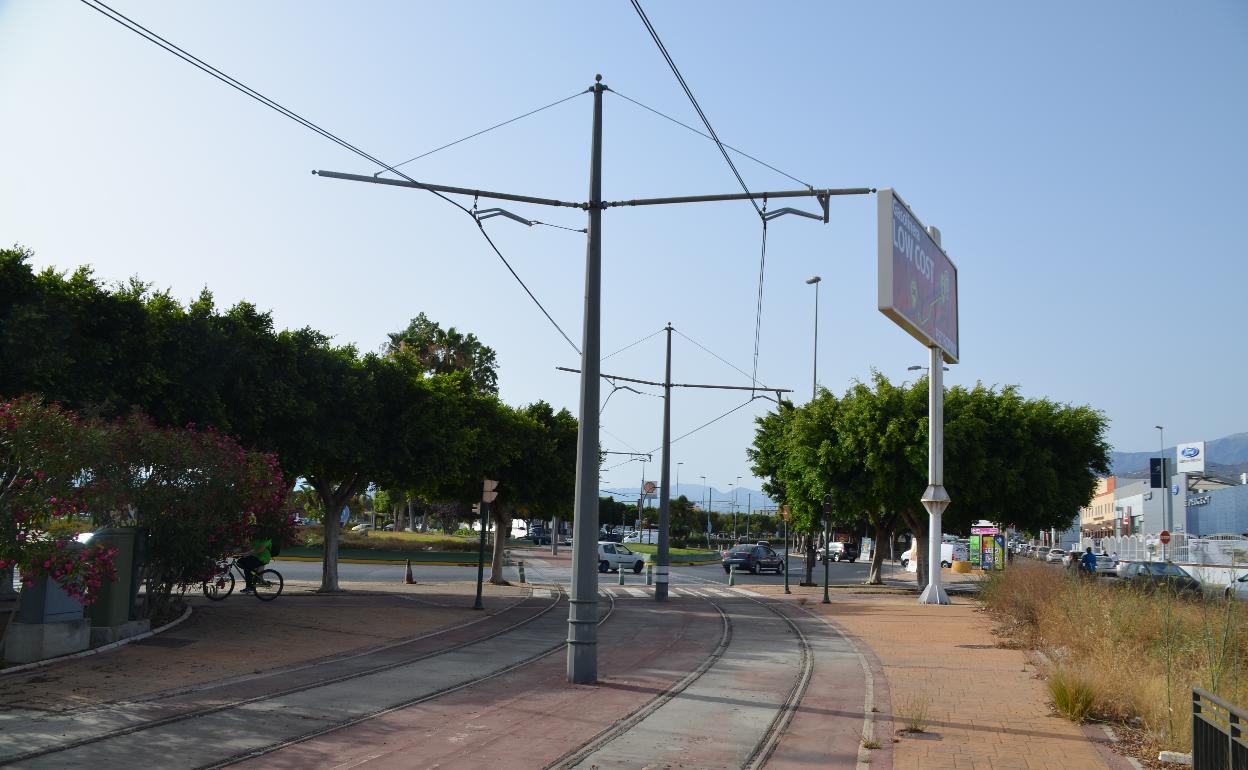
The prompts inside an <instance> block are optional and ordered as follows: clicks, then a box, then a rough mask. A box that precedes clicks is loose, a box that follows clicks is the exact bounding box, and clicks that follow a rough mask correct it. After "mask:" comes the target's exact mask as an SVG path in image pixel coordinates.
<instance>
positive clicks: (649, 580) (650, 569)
mask: <svg viewBox="0 0 1248 770" xmlns="http://www.w3.org/2000/svg"><path fill="white" fill-rule="evenodd" d="M646 585H654V565H653V564H651V563H650V562H646Z"/></svg>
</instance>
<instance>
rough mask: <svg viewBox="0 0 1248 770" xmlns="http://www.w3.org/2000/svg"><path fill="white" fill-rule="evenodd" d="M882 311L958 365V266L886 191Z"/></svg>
mask: <svg viewBox="0 0 1248 770" xmlns="http://www.w3.org/2000/svg"><path fill="white" fill-rule="evenodd" d="M878 222H879V279H878V293H879V308H880V312H881V313H883V314H884V315H886V316H888V317H889V318H891V319H893V321H894V322H895V323H896V324H897V325H898V326H900V327H901V328H903V329H905V330H906V331H907V332H909V333H910V335H911V336H913V337H914V338H915V339H917V340H918V341H919V342H922V343H923V344H924V346H929V347H930V346H932V345H935V346H936V347H938V348H940V349H941V350H942V351H943V352H944V358H945V361H946V362H948V363H951V364H956V363H957V362H958V268H957V267H955V266H954V264H953V260H951V259H949V255H948V254H946V253H945V252H944V250H943V249H941V247H940V246H939V245H938V244H937V243H936V240H935V239H934V238H933V237H932V235H931V234H930V233H929V232H928V231H927V230H926V229H925V228H924V227H923V224H922V223H921V222H920V221H919V219H918V217H916V216H915V215H914V213H913V212H912V211H910V208H909V207H908V206H906V204H905V203H904V202H903V201H902V200H901V198H900V197H898V196H897V194H896V193H895V192H893V191H892V190H890V189H884V190H880V192H879V203H878Z"/></svg>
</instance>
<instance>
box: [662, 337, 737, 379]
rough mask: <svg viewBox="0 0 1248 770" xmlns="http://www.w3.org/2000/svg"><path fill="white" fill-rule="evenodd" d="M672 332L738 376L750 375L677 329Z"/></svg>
mask: <svg viewBox="0 0 1248 770" xmlns="http://www.w3.org/2000/svg"><path fill="white" fill-rule="evenodd" d="M672 331H674V332H676V333H677V334H679V335H680V336H682V337H684V338H685V339H687V340H689V341H690V342H692V343H693V344H694V345H697V346H698V347H699V348H701V349H702V350H703V352H705V353H708V354H709V355H711V356H712V357H714V358H716V359H718V360H719V362H720V363H722V364H724V365H726V366H728V367H729V368H731V369H732V370H733V371H735V372H737V373H738V374H740V375H741V376H743V377H749V376H750V373H749V372H747V371H745V370H744V369H742V368H740V367H739V366H737V365H736V364H734V363H732V362H731V361H729V360H728V359H726V358H724V357H723V356H721V355H719V354H718V353H716V352H715V351H713V350H711V349H710V348H708V347H706V346H705V345H703V344H702V343H700V342H698V341H697V340H695V339H694V338H692V337H690V336H689V335H688V334H685V333H684V332H682V331H680V330H679V329H672Z"/></svg>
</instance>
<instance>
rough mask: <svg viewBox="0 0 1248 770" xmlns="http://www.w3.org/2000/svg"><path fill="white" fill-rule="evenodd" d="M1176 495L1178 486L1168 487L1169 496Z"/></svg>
mask: <svg viewBox="0 0 1248 770" xmlns="http://www.w3.org/2000/svg"><path fill="white" fill-rule="evenodd" d="M1178 493H1179V485H1178V484H1175V485H1174V486H1172V487H1170V494H1172V495H1177V494H1178Z"/></svg>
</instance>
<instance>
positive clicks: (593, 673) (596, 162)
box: [312, 75, 876, 683]
mask: <svg viewBox="0 0 1248 770" xmlns="http://www.w3.org/2000/svg"><path fill="white" fill-rule="evenodd" d="M594 81H595V82H594V85H593V86H592V87H591V88H590V89H589V90H590V91H591V92H592V93H593V95H594V108H593V127H592V130H591V137H592V141H591V154H590V184H589V189H590V200H588V201H585V202H575V201H563V200H558V199H554V198H539V197H534V196H528V195H516V194H512V193H505V192H495V191H490V190H478V189H471V188H465V187H452V186H449V185H438V184H432V183H429V182H421V181H418V180H415V179H412V178H410V177H407V176H406V175H403V176H404V178H403V179H387V178H384V177H378V176H372V175H368V176H365V175H361V174H348V173H341V172H335V171H325V170H315V171H313V172H312V173H313V174H318V175H320V176H322V177H325V178H329V179H342V180H349V181H355V182H367V183H370V184H381V185H389V186H397V187H407V188H413V189H418V190H427V191H431V192H438V193H448V194H452V195H467V196H472V197H475V198H486V199H496V200H508V201H514V202H518V203H530V204H536V205H542V206H555V207H565V208H579V209H584V210H585V211H586V212H587V219H588V227H587V228H586V238H587V241H588V243H587V247H586V265H585V313H584V316H583V324H584V326H583V333H582V345H581V351H580V353H581V361H582V366H581V369H580V371H581V372H582V377H581V387H580V395H579V398H578V408H579V410H580V428H579V432H578V434H577V463H576V496H575V502H574V511H575V513H574V516H575V521H574V522H573V548H572V550H573V560H572V597H571V600H570V607H569V611H568V654H567V663H568V672H567V673H568V680H569V681H571V682H574V683H592V682H595V681H596V680H597V675H598V662H597V661H598V657H597V656H598V648H597V645H598V639H597V612H598V598H597V571H596V570H597V566H598V565H597V532H598V499H597V494H598V476H599V462H598V452H599V449H600V445H599V420H598V409H599V407H600V404H599V397H600V389H599V383H598V380H599V377H600V375H601V352H602V348H601V325H602V314H601V295H602V211H603V210H604V209H607V208H614V207H622V206H656V205H664V204H681V203H706V202H713V201H741V200H755V201H763V200H767V199H772V200H774V199H779V198H815V199H816V200H817V201H818V202H819V204H820V206H821V207H822V209H823V222H824V223H825V224H826V223H827V222H828V206H829V200H830V198H831V197H834V196H843V195H869V194H872V193H875V192H876V188H874V187H852V188H813V187H812V188H808V189H805V190H781V191H757V192H748V193H746V194H742V193H727V194H711V195H685V196H678V197H663V198H642V199H631V200H621V201H612V202H607V201H604V200H603V199H602V95H603V93H605V92H606V91H608V90H609V89H608V88H607V86H605V85H603V84H602V76H600V75H599V76H595V78H594ZM370 159H371V158H370ZM378 163H379V164H380V161H378ZM380 165H382V166H384V167H386V168H391V167H388V166H385V164H380ZM391 170H393V169H392V168H391ZM396 173H398V172H396ZM474 219H475V217H474ZM477 221H478V224H479V223H480V221H479V220H477ZM621 379H623V378H621ZM651 384H658V383H651ZM672 387H681V385H680V384H678V383H672ZM698 387H714V386H698ZM720 387H724V386H720ZM730 389H733V390H751V391H764V392H774V393H776V395H777V398H778V397H779V394H780V393H787V392H789V391H787V390H781V389H778V388H766V387H758V386H757V385H754V386H752V387H749V388H738V387H732V388H730ZM710 502H711V504H712V505H713V501H710Z"/></svg>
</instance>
